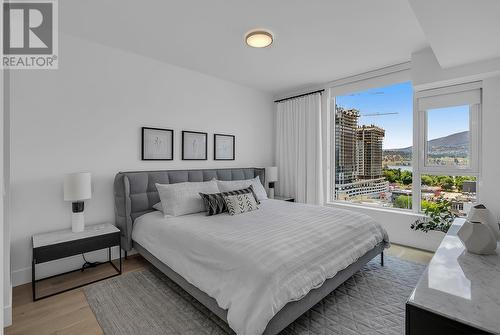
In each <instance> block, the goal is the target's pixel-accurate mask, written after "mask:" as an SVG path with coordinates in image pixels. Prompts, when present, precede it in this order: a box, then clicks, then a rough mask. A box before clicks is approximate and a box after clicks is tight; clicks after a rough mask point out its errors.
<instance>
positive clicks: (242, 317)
mask: <svg viewBox="0 0 500 335" xmlns="http://www.w3.org/2000/svg"><path fill="white" fill-rule="evenodd" d="M132 238H133V240H134V241H137V242H138V243H139V244H141V245H142V246H143V247H145V248H146V249H147V250H148V251H149V252H150V253H152V254H153V255H154V256H155V257H157V258H158V259H160V260H161V261H162V262H164V263H165V264H166V265H168V266H169V267H170V268H171V269H173V270H174V271H175V272H177V273H178V274H180V275H181V276H183V277H184V278H185V279H186V280H187V281H188V282H190V283H191V284H193V285H195V286H196V287H198V288H199V289H200V290H202V291H204V292H206V293H207V294H208V295H209V296H211V297H212V298H215V299H216V300H217V303H218V304H219V306H220V307H221V308H223V309H227V310H228V314H227V319H228V323H229V326H230V327H231V328H232V329H233V330H234V331H235V332H236V333H237V334H240V335H257V334H261V333H262V332H263V331H264V330H265V328H266V325H267V323H268V322H269V321H270V320H271V319H272V317H273V316H274V315H275V314H276V313H277V312H278V311H279V310H280V309H281V308H282V307H283V306H285V305H286V304H287V303H288V302H290V301H293V300H299V299H300V298H302V297H303V296H304V295H306V294H307V293H308V292H309V291H310V290H311V289H313V288H315V287H319V286H321V285H322V284H323V282H324V281H325V280H326V279H328V278H331V277H333V276H335V274H336V273H337V272H338V271H340V270H342V269H344V268H346V267H347V266H349V265H350V264H352V263H353V262H355V261H356V260H357V259H358V258H359V257H361V256H362V255H363V254H365V253H366V252H367V251H369V250H370V249H372V248H373V247H374V246H375V245H377V244H378V243H380V242H382V241H385V242H388V237H387V233H386V232H385V230H384V229H383V228H382V227H381V226H380V225H379V224H378V223H376V222H375V221H374V220H373V219H371V218H370V217H368V216H366V215H362V214H358V213H354V212H351V211H347V210H341V209H336V208H330V207H320V206H311V205H303V204H297V203H290V202H286V201H278V200H264V201H262V203H261V205H260V208H259V209H258V210H256V211H253V212H248V213H244V214H240V215H235V216H230V215H228V214H227V213H224V214H220V215H214V216H206V215H205V213H198V214H191V215H184V216H179V217H164V216H163V214H162V213H160V212H158V211H155V212H151V213H148V214H145V215H143V216H141V217H139V218H137V219H136V221H135V223H134V228H133V231H132Z"/></svg>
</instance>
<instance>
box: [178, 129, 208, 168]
mask: <svg viewBox="0 0 500 335" xmlns="http://www.w3.org/2000/svg"><path fill="white" fill-rule="evenodd" d="M207 136H208V134H207V133H203V132H199V131H186V130H183V131H182V160H185V161H188V160H189V161H206V160H207V148H208V141H207Z"/></svg>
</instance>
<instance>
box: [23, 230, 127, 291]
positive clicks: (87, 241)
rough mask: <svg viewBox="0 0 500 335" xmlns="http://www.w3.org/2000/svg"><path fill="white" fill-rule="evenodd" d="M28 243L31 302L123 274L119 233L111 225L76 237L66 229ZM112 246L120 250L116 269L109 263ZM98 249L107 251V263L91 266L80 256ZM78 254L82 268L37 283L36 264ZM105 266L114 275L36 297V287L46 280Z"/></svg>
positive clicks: (75, 234) (42, 235) (33, 238)
mask: <svg viewBox="0 0 500 335" xmlns="http://www.w3.org/2000/svg"><path fill="white" fill-rule="evenodd" d="M31 240H32V245H33V258H32V262H31V279H32V280H31V286H32V293H33V300H34V301H36V300H40V299H43V298H47V297H50V296H53V295H56V294H59V293H63V292H66V291H69V290H72V289H75V288H78V287H82V286H84V285H88V284H91V283H95V282H98V281H100V280H103V279H107V278H111V277H115V276H118V275H120V274H121V273H122V258H121V238H120V230H119V229H118V228H117V227H115V226H114V225H112V224H110V223H104V224H96V225H91V226H87V227H86V228H85V230H84V231H82V232H79V233H74V232H72V231H71V230H69V229H65V230H59V231H54V232H50V233H44V234H37V235H33V237H32V239H31ZM115 246H116V247H118V248H119V249H118V251H119V254H120V256H119V265H118V267H117V266H116V265H115V264H114V263H113V261H112V260H111V248H112V247H115ZM100 249H108V260H107V261H106V262H102V263H100V262H94V263H90V262H87V261H86V260H85V256H83V254H84V253H86V252H91V251H95V250H100ZM80 254H81V255H82V256H83V259H84V260H85V263H84V264H83V266H82V267H81V268H79V269H76V270H73V271H68V272H65V273H61V274H58V275H55V276H50V277H46V278H42V279H36V266H37V264H41V263H45V262H50V261H54V260H58V259H61V258H65V257H70V256H75V255H80ZM108 263H109V264H110V265H111V266H112V267H113V268H114V270H116V273H114V274H112V275H110V276H107V277H104V278H100V279H97V280H93V281H91V282H89V283H85V284H81V285H78V286H74V287H71V288H67V289H64V290H62V291H58V292H55V293H49V294H46V295H43V296H41V297H38V296H37V294H36V288H37V287H36V286H37V285H36V284H37V283H39V282H41V281H44V280H45V279H49V278H53V277H58V276H62V275H65V274H68V273H71V272H76V271H84V270H85V269H86V268H88V267H95V266H97V265H101V264H108Z"/></svg>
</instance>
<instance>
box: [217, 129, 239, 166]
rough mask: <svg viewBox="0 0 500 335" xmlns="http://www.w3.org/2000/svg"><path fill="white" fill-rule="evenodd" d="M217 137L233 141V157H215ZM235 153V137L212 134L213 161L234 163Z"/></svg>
mask: <svg viewBox="0 0 500 335" xmlns="http://www.w3.org/2000/svg"><path fill="white" fill-rule="evenodd" d="M217 137H229V138H232V140H233V156H232V158H219V157H218V156H217ZM235 152H236V136H235V135H228V134H214V161H234V160H235Z"/></svg>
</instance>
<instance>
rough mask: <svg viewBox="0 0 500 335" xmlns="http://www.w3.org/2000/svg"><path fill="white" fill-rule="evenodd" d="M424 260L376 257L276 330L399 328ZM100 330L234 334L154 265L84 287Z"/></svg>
mask: <svg viewBox="0 0 500 335" xmlns="http://www.w3.org/2000/svg"><path fill="white" fill-rule="evenodd" d="M424 269H425V266H424V265H421V264H416V263H411V262H407V261H404V260H401V259H399V258H396V257H390V256H386V261H385V266H384V267H381V266H380V262H379V258H378V257H376V258H375V259H374V260H372V261H371V262H370V263H368V264H367V265H366V266H365V267H364V268H363V269H362V270H360V271H359V272H357V273H356V274H355V275H354V276H353V277H351V278H350V279H349V280H347V281H346V282H345V283H344V284H342V285H341V286H339V287H338V288H337V289H336V290H335V291H333V292H332V293H331V294H330V295H328V296H327V297H326V298H324V299H323V300H322V301H321V302H319V303H318V304H317V305H316V306H314V307H313V308H312V309H311V310H309V311H308V312H307V313H305V314H304V315H302V316H301V317H300V318H298V319H297V320H296V321H295V322H294V323H292V324H291V325H290V326H288V327H287V328H286V329H285V330H283V331H282V332H281V334H282V335H289V334H290V335H291V334H308V335H319V334H322V335H330V334H331V335H350V334H366V335H368V334H369V335H372V334H385V335H387V334H398V335H399V334H403V333H404V319H405V302H406V300H407V299H408V297H409V296H410V294H411V292H412V289H413V287H415V285H416V284H417V281H418V279H419V277H420V275H421V274H422V272H423V271H424ZM85 295H86V296H87V300H88V302H89V304H90V307H91V308H92V310H93V312H94V314H95V316H96V318H97V321H98V322H99V325H100V326H101V328H102V330H103V331H104V333H105V334H106V335H136V334H142V335H157V334H158V335H160V334H162V335H164V334H168V335H170V334H182V335H186V334H192V335H195V334H214V335H215V334H223V335H226V334H234V332H233V331H232V330H231V329H230V328H229V327H228V326H227V324H226V323H225V322H224V321H222V320H220V319H219V318H218V317H217V316H216V315H214V314H213V313H212V312H210V311H209V310H208V309H207V308H205V307H204V306H203V305H201V304H200V303H198V302H197V301H196V300H195V299H194V298H192V297H191V296H190V295H189V294H188V293H186V292H185V291H184V290H183V289H182V288H180V287H179V286H178V285H176V284H175V283H174V282H172V281H171V280H169V279H168V278H167V277H166V276H165V275H163V274H162V273H161V272H159V271H158V270H155V269H146V270H142V271H138V272H131V273H127V274H124V275H122V276H119V277H115V278H112V279H109V280H106V281H102V282H99V283H96V284H93V285H91V286H88V287H86V288H85Z"/></svg>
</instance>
